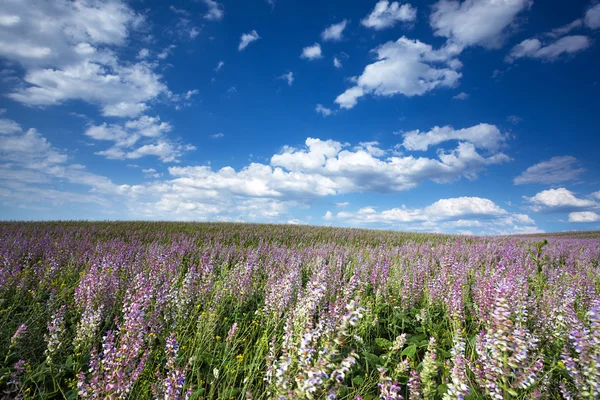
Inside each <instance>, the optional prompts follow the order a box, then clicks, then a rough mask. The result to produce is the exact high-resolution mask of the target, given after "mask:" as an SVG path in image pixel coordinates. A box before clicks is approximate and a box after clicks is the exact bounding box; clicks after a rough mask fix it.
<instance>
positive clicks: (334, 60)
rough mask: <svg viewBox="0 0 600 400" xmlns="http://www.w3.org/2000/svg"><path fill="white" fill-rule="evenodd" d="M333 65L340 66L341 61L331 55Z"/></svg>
mask: <svg viewBox="0 0 600 400" xmlns="http://www.w3.org/2000/svg"><path fill="white" fill-rule="evenodd" d="M333 66H334V67H336V68H338V69H339V68H342V62H341V61H340V59H339V58H337V57H333Z"/></svg>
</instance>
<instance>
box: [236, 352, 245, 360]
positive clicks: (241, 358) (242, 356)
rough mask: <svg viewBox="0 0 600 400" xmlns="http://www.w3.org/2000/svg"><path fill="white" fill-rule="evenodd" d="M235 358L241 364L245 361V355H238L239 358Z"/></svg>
mask: <svg viewBox="0 0 600 400" xmlns="http://www.w3.org/2000/svg"><path fill="white" fill-rule="evenodd" d="M235 358H237V360H238V361H239V362H242V361H243V360H244V355H243V354H238V355H237V356H235Z"/></svg>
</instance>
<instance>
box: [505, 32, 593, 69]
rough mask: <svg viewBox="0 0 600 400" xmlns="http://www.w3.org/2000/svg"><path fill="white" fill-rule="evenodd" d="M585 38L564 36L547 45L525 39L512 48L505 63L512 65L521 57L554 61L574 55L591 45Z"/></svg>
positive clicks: (535, 40) (537, 40)
mask: <svg viewBox="0 0 600 400" xmlns="http://www.w3.org/2000/svg"><path fill="white" fill-rule="evenodd" d="M591 43H592V42H591V40H590V38H588V37H587V36H582V35H576V36H565V37H562V38H560V39H558V40H556V41H554V42H552V43H550V44H548V45H543V44H542V42H541V41H540V40H539V39H526V40H523V41H522V42H521V43H519V44H518V45H516V46H515V47H513V49H512V50H511V51H510V54H509V55H508V56H506V62H509V63H512V62H514V61H515V60H517V59H519V58H523V57H528V58H537V59H540V60H544V61H555V60H557V59H558V58H559V57H560V56H562V55H565V54H567V55H568V54H575V53H577V52H580V51H582V50H585V49H587V48H588V47H590V45H591Z"/></svg>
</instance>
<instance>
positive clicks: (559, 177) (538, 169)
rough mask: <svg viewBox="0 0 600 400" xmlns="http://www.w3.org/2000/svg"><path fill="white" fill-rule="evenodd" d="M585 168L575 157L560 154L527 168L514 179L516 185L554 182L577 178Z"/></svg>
mask: <svg viewBox="0 0 600 400" xmlns="http://www.w3.org/2000/svg"><path fill="white" fill-rule="evenodd" d="M585 171H586V170H585V168H579V163H578V161H577V159H576V158H575V157H572V156H559V157H552V158H551V159H550V160H547V161H542V162H540V163H538V164H535V165H532V166H531V167H529V168H527V169H526V170H525V171H523V173H522V174H521V175H519V176H517V177H516V178H515V179H514V181H513V182H514V184H515V185H525V184H533V183H540V184H545V185H547V184H552V183H560V182H568V181H573V180H576V179H577V177H578V176H579V175H581V174H582V173H584V172H585Z"/></svg>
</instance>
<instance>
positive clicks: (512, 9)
mask: <svg viewBox="0 0 600 400" xmlns="http://www.w3.org/2000/svg"><path fill="white" fill-rule="evenodd" d="M532 4H533V1H532V0H493V1H490V0H465V1H462V2H459V1H458V0H440V1H438V2H437V3H435V4H434V5H433V11H432V13H431V15H430V17H429V23H430V25H431V27H432V28H433V29H434V33H435V35H437V36H443V37H446V38H448V39H451V40H453V41H454V42H455V43H457V44H459V45H461V46H473V45H481V46H485V47H489V48H498V47H500V46H501V45H502V44H503V43H504V39H505V37H506V35H507V33H508V29H507V28H508V27H510V26H511V24H513V22H514V20H515V18H516V17H517V15H518V14H519V13H521V12H522V11H524V10H526V9H528V8H529V7H530V6H531V5H532Z"/></svg>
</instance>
